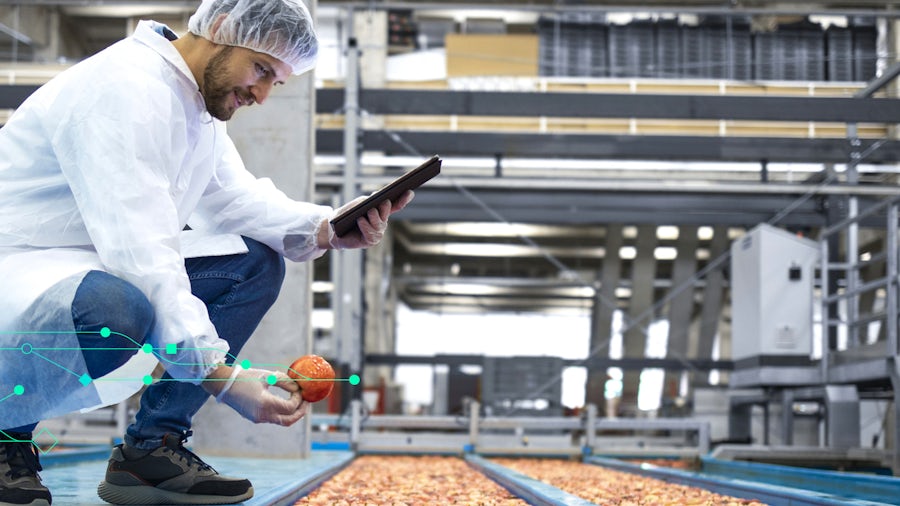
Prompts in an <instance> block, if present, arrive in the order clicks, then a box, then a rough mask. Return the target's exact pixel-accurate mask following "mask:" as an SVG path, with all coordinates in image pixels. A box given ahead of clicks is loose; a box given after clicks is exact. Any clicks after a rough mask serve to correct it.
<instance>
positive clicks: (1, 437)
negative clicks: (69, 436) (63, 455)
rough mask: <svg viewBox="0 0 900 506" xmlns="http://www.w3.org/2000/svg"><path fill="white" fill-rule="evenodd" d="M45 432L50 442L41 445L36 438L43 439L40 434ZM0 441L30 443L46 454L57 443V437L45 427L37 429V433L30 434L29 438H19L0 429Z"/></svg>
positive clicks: (42, 434)
mask: <svg viewBox="0 0 900 506" xmlns="http://www.w3.org/2000/svg"><path fill="white" fill-rule="evenodd" d="M45 434H46V435H47V437H48V438H49V439H50V440H51V442H50V444H49V445H45V446H41V443H39V442H38V439H44V438H43V437H42V436H44V435H45ZM0 443H31V444H32V445H34V447H35V448H37V449H38V450H39V451H40V452H41V454H43V455H46V454H47V453H49V452H50V450H52V449H53V448H55V447H56V445H58V444H59V439H58V438H57V437H56V436H55V435H53V433H52V432H50V431H49V430H47V429H41V430H39V431H38V433H37V434H35V435H34V436H32V438H31V439H19V438H17V437H15V436H13V435H12V434H10V433H8V432H4V431H2V430H0Z"/></svg>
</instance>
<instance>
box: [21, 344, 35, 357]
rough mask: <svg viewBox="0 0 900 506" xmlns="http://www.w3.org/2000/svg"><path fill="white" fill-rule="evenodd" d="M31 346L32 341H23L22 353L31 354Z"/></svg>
mask: <svg viewBox="0 0 900 506" xmlns="http://www.w3.org/2000/svg"><path fill="white" fill-rule="evenodd" d="M31 348H32V346H31V343H22V346H21V347H20V349H21V350H22V353H23V354H25V355H29V354H31Z"/></svg>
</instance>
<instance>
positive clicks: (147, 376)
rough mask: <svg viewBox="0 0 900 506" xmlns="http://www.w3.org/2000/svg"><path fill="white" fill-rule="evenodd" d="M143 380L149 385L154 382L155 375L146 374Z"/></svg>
mask: <svg viewBox="0 0 900 506" xmlns="http://www.w3.org/2000/svg"><path fill="white" fill-rule="evenodd" d="M143 381H144V384H145V385H149V384H150V383H153V376H150V375H149V374H147V375H146V376H144V378H143Z"/></svg>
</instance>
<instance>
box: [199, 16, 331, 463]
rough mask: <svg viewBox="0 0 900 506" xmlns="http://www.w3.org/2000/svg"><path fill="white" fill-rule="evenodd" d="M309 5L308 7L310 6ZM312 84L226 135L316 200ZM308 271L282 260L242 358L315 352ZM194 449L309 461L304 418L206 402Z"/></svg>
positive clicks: (276, 363) (286, 92)
mask: <svg viewBox="0 0 900 506" xmlns="http://www.w3.org/2000/svg"><path fill="white" fill-rule="evenodd" d="M314 6H315V3H314V2H313V3H312V5H311V8H314ZM314 112H315V84H314V80H313V75H312V73H308V74H305V75H303V76H293V77H291V78H290V79H288V80H287V83H286V84H285V85H284V86H279V87H278V88H276V89H275V90H274V92H273V93H272V95H271V96H270V97H269V99H268V101H267V102H266V103H265V104H263V105H261V106H256V107H252V108H249V109H245V110H241V111H239V112H238V113H237V114H235V117H234V119H232V120H231V121H230V122H229V123H228V131H229V134H230V136H231V137H232V139H234V142H235V144H236V145H237V148H238V151H240V153H241V156H242V157H243V159H244V163H245V165H246V166H247V169H248V170H250V172H252V173H253V174H255V175H256V176H258V177H269V178H271V179H272V180H273V181H274V183H275V185H276V186H277V187H279V188H280V189H281V190H282V191H284V192H285V193H286V194H287V195H288V196H289V197H291V198H293V199H296V200H300V201H310V200H311V199H312V196H313V190H314V186H313V155H314V154H315V145H314V143H313V134H314V132H315V126H314V122H313V116H314ZM311 284H312V265H311V264H310V263H293V262H287V274H286V276H285V280H284V285H283V286H282V289H281V295H280V296H279V298H278V300H277V301H276V302H275V305H274V306H273V307H272V309H271V310H270V311H269V313H268V314H267V315H266V316H265V318H264V319H263V321H262V323H261V324H260V325H259V327H258V328H257V330H256V332H255V333H254V335H253V337H252V338H251V339H250V342H249V343H248V344H247V346H246V347H245V348H244V350H243V351H242V352H241V354H240V358H241V359H247V360H250V361H251V362H253V363H256V364H260V366H259V367H261V368H266V369H283V370H285V369H286V368H287V366H288V365H289V364H290V363H291V362H292V361H293V360H294V359H295V358H297V357H299V356H301V355H304V354H306V353H309V352H310V351H311V350H312V332H311V326H310V315H311V313H312V291H311ZM192 441H193V445H194V447H195V448H197V449H198V451H199V452H201V453H205V454H218V455H234V456H242V457H257V456H258V457H306V456H307V455H308V453H309V419H306V420H302V421H300V422H299V423H297V424H295V425H294V426H292V427H288V428H285V427H280V426H276V425H271V424H259V425H256V424H253V423H251V422H249V421H247V420H245V419H243V418H241V417H240V415H238V414H237V413H236V412H235V411H234V410H232V409H231V408H229V407H227V406H225V405H222V404H217V403H216V402H215V401H214V400H210V401H209V402H207V403H206V405H205V406H204V407H203V408H202V409H201V410H200V412H199V413H198V414H197V416H196V417H195V418H194V438H193V439H192Z"/></svg>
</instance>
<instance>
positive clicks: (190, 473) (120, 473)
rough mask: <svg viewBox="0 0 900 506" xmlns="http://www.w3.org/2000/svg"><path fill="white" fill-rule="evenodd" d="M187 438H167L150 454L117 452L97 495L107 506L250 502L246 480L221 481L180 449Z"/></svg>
mask: <svg viewBox="0 0 900 506" xmlns="http://www.w3.org/2000/svg"><path fill="white" fill-rule="evenodd" d="M188 436H190V432H188V433H187V434H184V435H179V434H166V436H165V437H163V444H162V446H160V447H159V448H157V449H155V450H139V449H137V448H131V447H129V446H126V445H118V446H116V447H115V448H113V451H112V456H111V457H110V459H109V465H108V466H107V468H106V479H104V480H103V481H102V482H100V486H99V487H97V494H98V495H99V496H100V498H101V499H103V500H104V501H106V502H108V503H112V504H233V503H238V502H241V501H245V500H247V499H249V498H251V497H253V486H252V485H251V484H250V481H249V480H245V479H241V478H228V477H226V476H221V475H220V474H219V473H217V472H216V470H215V469H213V468H212V467H210V466H209V464H207V463H206V462H203V460H201V459H200V457H198V456H197V455H195V454H194V453H193V452H191V451H190V450H188V449H187V448H185V447H184V442H185V441H186V440H187V438H188Z"/></svg>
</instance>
